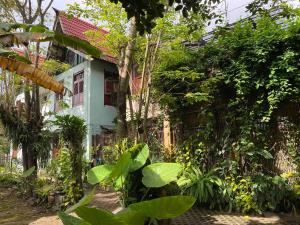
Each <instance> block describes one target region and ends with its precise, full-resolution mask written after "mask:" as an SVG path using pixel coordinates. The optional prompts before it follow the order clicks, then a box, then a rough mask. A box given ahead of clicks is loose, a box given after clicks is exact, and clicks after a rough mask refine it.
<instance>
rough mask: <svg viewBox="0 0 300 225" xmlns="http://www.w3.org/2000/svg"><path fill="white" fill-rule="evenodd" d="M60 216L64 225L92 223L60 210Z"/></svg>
mask: <svg viewBox="0 0 300 225" xmlns="http://www.w3.org/2000/svg"><path fill="white" fill-rule="evenodd" d="M58 216H59V218H60V219H61V221H62V222H63V224H64V225H91V224H90V223H88V222H85V221H83V220H82V219H79V218H77V217H75V216H71V215H68V214H66V213H64V212H59V213H58Z"/></svg>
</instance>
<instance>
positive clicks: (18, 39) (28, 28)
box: [0, 23, 101, 58]
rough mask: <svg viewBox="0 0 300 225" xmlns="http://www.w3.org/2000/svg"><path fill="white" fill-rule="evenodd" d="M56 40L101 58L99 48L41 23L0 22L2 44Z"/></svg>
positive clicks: (8, 45) (0, 40) (24, 43)
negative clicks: (21, 30) (20, 30)
mask: <svg viewBox="0 0 300 225" xmlns="http://www.w3.org/2000/svg"><path fill="white" fill-rule="evenodd" d="M17 28H23V29H24V30H25V32H11V30H13V29H17ZM47 41H56V42H57V43H59V44H61V45H63V46H66V47H70V48H73V49H75V50H78V51H81V52H85V53H87V54H89V55H92V56H93V57H96V58H99V57H100V56H101V52H100V50H99V49H98V48H96V47H95V46H93V45H91V44H90V43H89V42H87V41H85V40H81V39H80V38H77V37H74V36H70V35H65V34H61V33H57V32H54V31H49V30H48V29H47V28H46V27H44V26H41V25H27V24H5V23H2V24H0V45H1V44H2V46H5V47H11V46H13V45H27V44H28V43H29V42H47Z"/></svg>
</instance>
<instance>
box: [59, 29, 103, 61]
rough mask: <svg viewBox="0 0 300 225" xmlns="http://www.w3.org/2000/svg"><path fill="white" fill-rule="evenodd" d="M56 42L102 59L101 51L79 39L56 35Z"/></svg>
mask: <svg viewBox="0 0 300 225" xmlns="http://www.w3.org/2000/svg"><path fill="white" fill-rule="evenodd" d="M54 40H55V41H57V42H58V43H59V44H61V45H63V46H67V47H70V48H73V49H75V50H78V51H82V52H86V53H87V54H89V55H92V56H94V57H96V58H100V56H101V51H100V50H99V49H98V48H96V47H95V46H93V45H91V44H90V43H89V42H87V41H84V40H81V39H79V38H76V37H73V36H69V35H64V34H58V33H55V35H54Z"/></svg>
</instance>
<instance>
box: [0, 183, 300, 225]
mask: <svg viewBox="0 0 300 225" xmlns="http://www.w3.org/2000/svg"><path fill="white" fill-rule="evenodd" d="M91 205H92V206H97V207H101V208H106V209H108V210H110V211H118V210H120V208H119V202H118V198H117V196H116V195H115V194H114V193H112V192H109V191H98V193H97V194H96V196H95V198H94V201H93V202H92V204H91ZM0 224H1V225H28V224H29V225H62V223H61V222H60V221H59V219H58V217H57V216H56V213H49V212H47V211H45V210H43V209H40V208H36V207H32V206H30V204H29V202H27V201H24V200H22V199H20V198H17V197H16V194H15V192H14V191H12V190H11V189H4V188H0ZM172 224H173V225H300V216H290V215H287V214H282V215H276V214H268V215H266V216H265V217H257V216H251V217H249V216H244V215H240V214H228V213H222V212H218V211H208V210H205V209H198V208H197V209H192V210H190V211H189V212H187V213H186V214H184V215H183V216H181V217H179V218H177V219H176V220H174V221H173V223H172Z"/></svg>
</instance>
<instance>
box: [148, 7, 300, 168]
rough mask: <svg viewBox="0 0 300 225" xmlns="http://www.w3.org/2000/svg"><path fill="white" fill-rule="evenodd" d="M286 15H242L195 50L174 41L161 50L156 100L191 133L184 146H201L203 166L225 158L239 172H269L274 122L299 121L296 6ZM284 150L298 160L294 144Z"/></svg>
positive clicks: (299, 49)
mask: <svg viewBox="0 0 300 225" xmlns="http://www.w3.org/2000/svg"><path fill="white" fill-rule="evenodd" d="M289 15H290V17H289V19H287V18H283V17H281V18H276V19H275V18H272V17H270V16H268V15H260V16H259V17H258V18H257V19H256V20H255V21H253V20H250V19H249V20H243V21H240V22H238V23H237V24H236V25H235V26H234V27H233V28H230V27H223V28H220V29H219V30H217V31H216V32H215V35H214V38H213V39H212V40H211V41H210V42H208V43H206V44H205V45H204V46H202V47H200V48H197V49H196V50H195V49H189V48H186V47H183V46H177V47H174V48H173V49H169V50H167V51H166V52H165V53H164V54H162V56H161V63H160V64H159V65H158V66H157V68H156V75H155V79H154V85H155V88H156V93H157V95H158V96H159V97H158V99H160V103H161V104H163V105H167V106H168V107H169V108H170V109H171V112H172V117H173V119H174V121H177V122H179V123H178V126H180V127H181V128H182V129H181V130H182V132H183V134H185V135H187V136H188V135H189V134H190V133H191V132H192V133H193V134H195V133H196V137H194V138H192V142H195V140H196V142H197V143H196V145H195V147H194V148H193V147H191V146H190V147H189V148H188V149H189V151H190V152H192V153H194V152H195V151H196V150H197V149H199V146H201V149H203V148H204V149H205V154H206V157H204V158H205V160H206V161H207V162H206V164H207V167H210V166H211V165H214V164H216V163H217V164H218V163H223V162H224V161H226V160H228V159H229V160H232V161H235V162H238V164H239V169H240V171H241V172H246V173H252V172H258V171H263V170H267V172H270V169H271V170H272V169H274V168H272V159H274V158H275V156H276V153H277V152H278V150H279V148H280V143H279V142H280V138H279V134H280V132H281V126H280V123H282V121H283V120H285V121H286V120H287V121H289V122H290V123H292V124H294V125H295V126H299V119H298V118H299V109H300V76H299V75H300V65H299V60H300V55H299V52H300V46H299V41H300V39H299V34H300V19H299V12H298V11H297V10H296V11H293V13H292V14H289ZM291 15H292V16H291ZM192 127H195V128H194V129H195V130H196V131H197V132H195V130H193V131H191V128H192ZM294 133H295V132H294ZM290 134H291V133H290ZM199 143H200V144H199ZM197 146H198V147H197ZM291 146H293V148H294V150H291V149H290V148H291ZM289 151H290V152H293V154H294V156H293V158H294V159H298V155H299V154H300V153H299V146H298V147H297V146H295V145H291V144H290V145H289ZM184 153H186V152H184ZM188 155H189V154H188ZM189 157H191V156H190V155H189ZM268 162H270V164H269V163H268ZM202 165H203V164H202ZM263 165H264V166H263ZM266 165H270V166H266Z"/></svg>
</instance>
